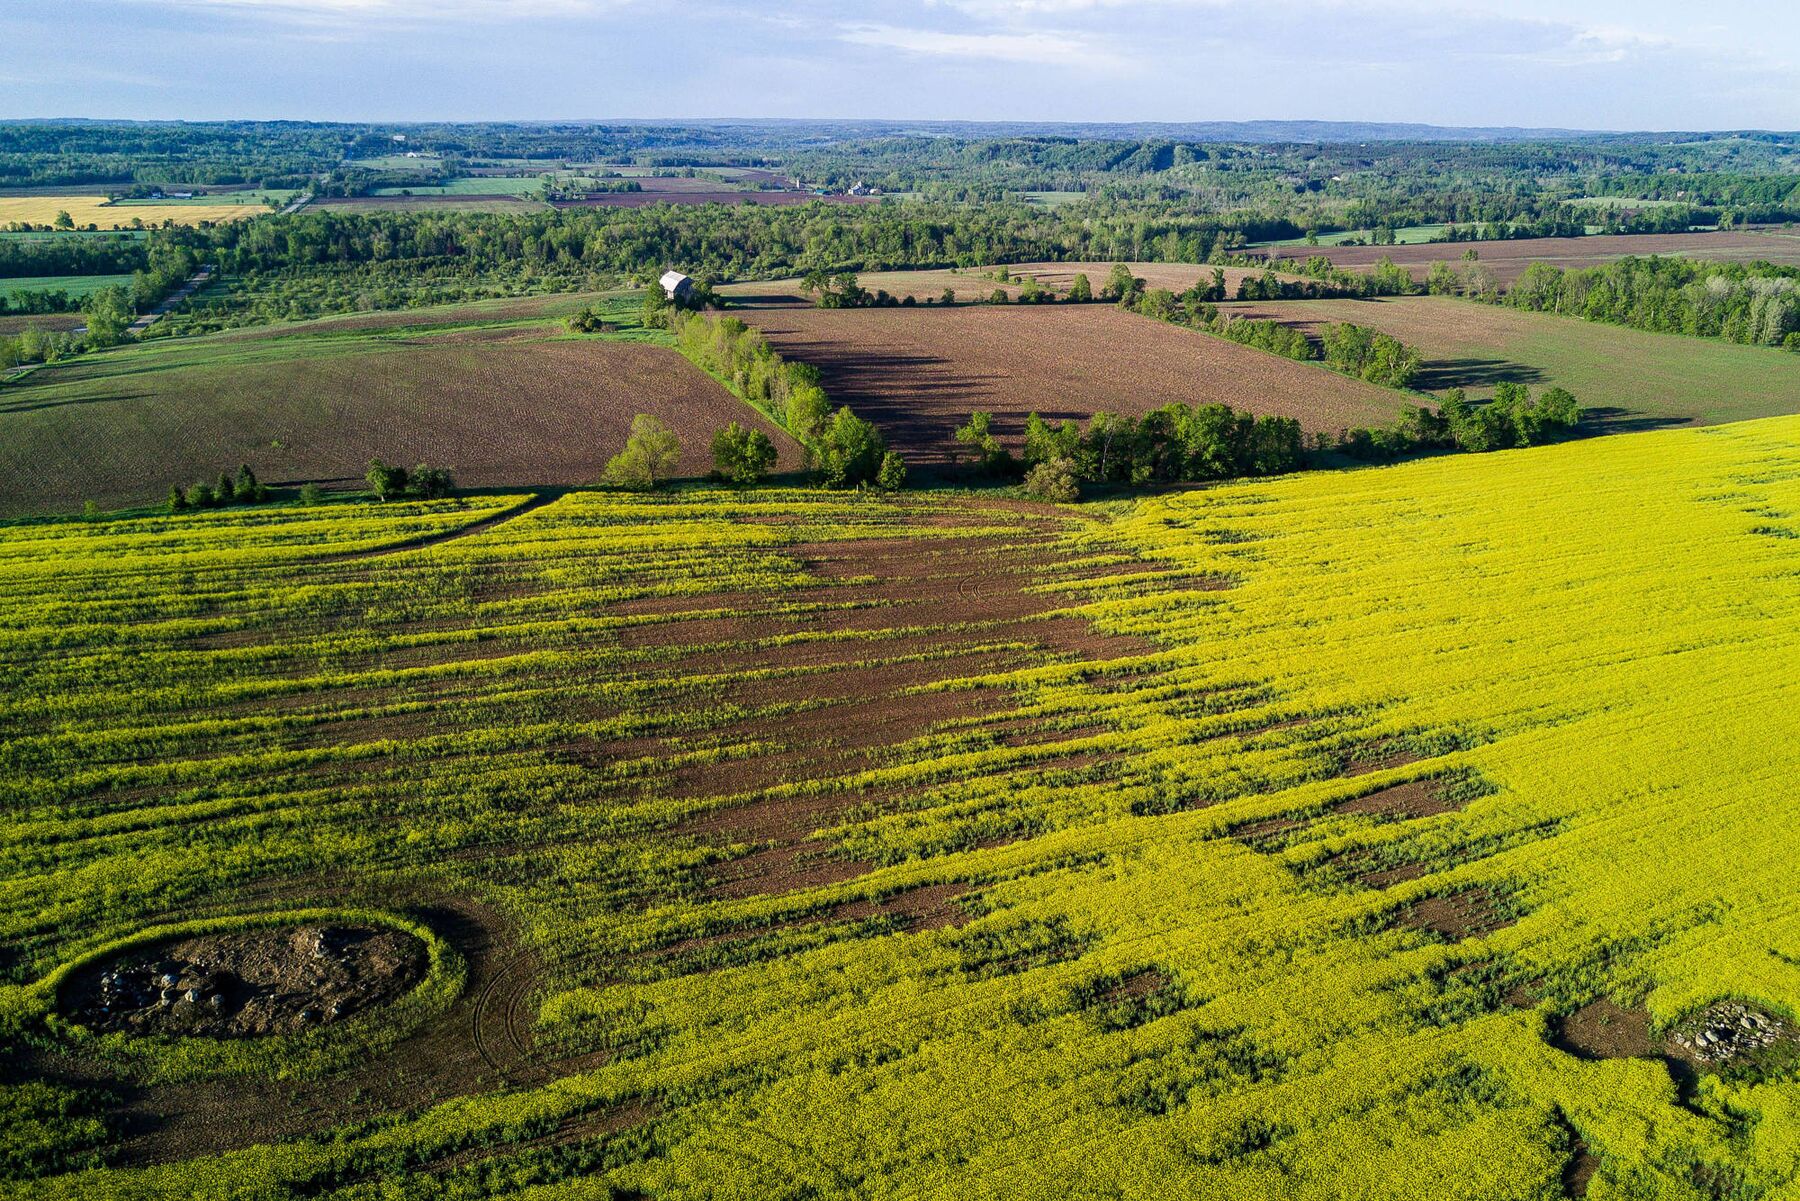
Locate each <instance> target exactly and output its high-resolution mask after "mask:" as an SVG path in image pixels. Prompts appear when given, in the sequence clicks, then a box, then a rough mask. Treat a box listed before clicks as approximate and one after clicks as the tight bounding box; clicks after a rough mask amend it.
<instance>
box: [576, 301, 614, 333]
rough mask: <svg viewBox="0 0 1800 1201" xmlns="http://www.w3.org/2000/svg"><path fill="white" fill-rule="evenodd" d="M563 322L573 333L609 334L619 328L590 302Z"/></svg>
mask: <svg viewBox="0 0 1800 1201" xmlns="http://www.w3.org/2000/svg"><path fill="white" fill-rule="evenodd" d="M564 324H565V325H567V326H568V327H569V332H570V333H574V334H610V333H613V332H615V331H616V330H617V329H618V328H619V327H618V326H617V325H616V324H614V323H613V322H611V321H609V320H607V318H606V317H605V315H604V314H602V313H601V312H600V310H599V309H597V308H595V307H594V306H593V305H591V304H590V305H588V306H587V307H586V308H584V309H582V310H581V311H580V312H579V313H576V314H574V315H573V316H571V317H570V318H569V319H568V320H567V321H566V322H564Z"/></svg>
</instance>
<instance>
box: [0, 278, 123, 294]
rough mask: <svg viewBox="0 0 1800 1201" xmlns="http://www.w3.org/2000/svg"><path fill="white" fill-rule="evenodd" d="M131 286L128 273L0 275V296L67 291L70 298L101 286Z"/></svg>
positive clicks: (94, 290)
mask: <svg viewBox="0 0 1800 1201" xmlns="http://www.w3.org/2000/svg"><path fill="white" fill-rule="evenodd" d="M130 286H131V276H129V275H36V276H14V277H10V278H7V277H0V296H6V295H10V294H12V293H14V292H67V293H68V294H69V296H70V297H71V298H77V299H78V298H80V297H83V296H92V295H93V294H94V293H95V292H98V291H99V290H100V289H102V288H111V287H123V288H129V287H130Z"/></svg>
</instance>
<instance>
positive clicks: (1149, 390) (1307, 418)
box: [741, 304, 1404, 466]
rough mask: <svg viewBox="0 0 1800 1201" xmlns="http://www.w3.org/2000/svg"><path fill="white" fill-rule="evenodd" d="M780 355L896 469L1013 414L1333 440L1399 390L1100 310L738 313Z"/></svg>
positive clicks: (1016, 419) (945, 454)
mask: <svg viewBox="0 0 1800 1201" xmlns="http://www.w3.org/2000/svg"><path fill="white" fill-rule="evenodd" d="M741 315H742V316H743V317H744V319H745V320H746V321H748V322H749V323H750V324H751V325H754V326H755V327H756V328H758V329H760V330H761V331H762V332H763V333H764V334H765V335H766V336H767V337H768V339H769V342H770V343H771V344H772V345H773V346H774V347H775V348H776V349H777V350H778V351H780V352H781V353H782V354H783V355H785V356H786V357H788V358H791V359H798V360H799V361H801V362H803V363H811V364H813V365H815V366H817V367H818V368H819V369H820V370H821V371H822V372H823V373H824V377H825V388H826V391H827V392H829V393H830V394H831V396H832V397H833V399H834V400H837V401H840V402H843V403H846V404H849V405H850V406H851V407H852V408H853V409H855V410H856V412H857V413H858V414H860V415H861V416H863V417H866V418H868V419H869V420H871V421H874V422H875V423H876V424H878V425H880V426H881V428H882V430H883V432H884V433H885V434H886V435H887V437H888V440H889V442H890V443H891V444H892V445H893V446H894V447H895V448H896V449H898V450H899V451H900V452H901V453H902V454H904V455H905V456H906V457H907V458H908V460H909V461H914V462H918V463H921V464H926V465H934V466H936V465H943V464H945V463H947V462H949V461H950V460H951V459H952V458H953V457H954V454H955V450H956V442H955V439H954V437H953V434H954V432H955V430H956V427H957V426H959V425H961V424H962V423H963V422H964V421H965V420H967V418H968V415H969V412H970V411H971V410H973V409H984V410H987V411H989V412H991V413H993V414H994V429H995V432H996V433H997V434H999V435H1000V437H1001V438H1002V439H1004V440H1009V441H1012V442H1015V443H1016V442H1017V441H1018V440H1019V438H1021V437H1022V435H1023V431H1024V425H1025V418H1026V415H1027V414H1029V413H1032V412H1037V413H1039V414H1041V415H1042V416H1043V417H1044V418H1045V419H1046V420H1050V421H1057V420H1061V419H1064V418H1073V419H1076V420H1084V419H1086V418H1087V417H1089V416H1091V415H1092V414H1094V413H1095V412H1098V411H1100V410H1108V411H1111V412H1115V413H1121V414H1131V415H1141V414H1143V413H1147V412H1149V411H1150V410H1151V409H1154V408H1157V407H1159V406H1161V405H1165V404H1169V403H1170V402H1172V401H1178V400H1179V401H1186V402H1187V403H1189V404H1210V403H1222V404H1228V405H1231V406H1232V407H1233V408H1237V409H1248V410H1250V411H1252V412H1255V413H1257V414H1259V415H1264V414H1272V415H1275V416H1281V417H1293V418H1295V419H1297V420H1298V421H1299V422H1300V423H1301V425H1302V426H1303V427H1305V428H1306V429H1307V430H1309V431H1312V430H1319V431H1324V432H1328V433H1336V432H1337V431H1338V430H1339V429H1341V428H1344V427H1346V426H1353V425H1367V424H1370V423H1386V422H1388V421H1391V420H1392V419H1393V416H1394V414H1395V412H1396V411H1397V410H1398V409H1399V407H1400V404H1401V402H1402V400H1403V399H1404V398H1403V397H1402V395H1401V394H1400V393H1397V392H1394V391H1391V390H1388V389H1384V388H1377V387H1375V386H1374V385H1372V384H1365V383H1362V382H1360V381H1358V380H1353V379H1348V378H1346V377H1344V376H1342V375H1338V374H1336V373H1335V372H1331V371H1327V370H1326V369H1324V368H1323V367H1319V366H1316V365H1313V364H1308V363H1297V362H1294V361H1293V360H1290V359H1284V358H1280V357H1278V356H1276V355H1272V354H1266V353H1264V352H1262V351H1259V350H1252V349H1250V348H1248V347H1245V346H1240V345H1238V344H1236V343H1234V342H1228V341H1226V340H1224V339H1223V338H1214V337H1211V336H1208V335H1206V334H1199V333H1195V332H1193V331H1191V330H1185V329H1179V328H1177V327H1175V326H1173V325H1167V324H1164V323H1162V322H1158V321H1152V320H1150V319H1148V318H1145V317H1139V316H1135V315H1133V314H1131V313H1125V312H1121V311H1119V310H1118V309H1117V308H1115V307H1113V306H1111V305H1101V304H1093V305H1030V306H1025V305H1017V306H1015V305H959V306H956V307H953V308H887V309H816V308H807V307H804V306H796V305H789V306H785V307H773V308H763V309H755V310H750V311H746V312H744V313H742V314H741Z"/></svg>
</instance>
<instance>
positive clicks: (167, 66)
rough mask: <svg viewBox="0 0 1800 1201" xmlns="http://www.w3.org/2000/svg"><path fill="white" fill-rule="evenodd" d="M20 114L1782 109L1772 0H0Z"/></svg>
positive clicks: (1633, 116) (1633, 117) (1036, 116)
mask: <svg viewBox="0 0 1800 1201" xmlns="http://www.w3.org/2000/svg"><path fill="white" fill-rule="evenodd" d="M1576 10H1579V13H1580V15H1579V16H1573V15H1570V14H1571V13H1572V12H1574V11H1576ZM34 116H36V117H42V116H96V117H145V118H189V119H214V118H223V117H297V118H299V117H303V118H314V119H320V120H372V121H403V120H434V119H439V120H455V119H531V118H609V117H612V118H621V117H684V116H686V117H694V116H727V117H730V116H737V117H752V116H767V117H892V118H910V119H928V118H930V119H969V120H1056V121H1082V120H1091V121H1133V120H1136V121H1202V120H1249V119H1256V118H1287V119H1294V118H1319V119H1330V120H1383V121H1423V122H1432V123H1438V124H1448V125H1533V126H1565V127H1581V128H1599V129H1717V128H1744V127H1758V128H1779V129H1796V128H1800V16H1796V15H1795V10H1794V9H1793V8H1792V7H1791V6H1790V3H1789V0H1774V2H1773V3H1770V2H1769V0H1760V2H1756V3H1752V2H1750V0H1708V2H1707V3H1704V4H1695V3H1692V2H1691V0H1683V2H1679V3H1678V2H1675V0H1561V2H1553V0H1463V2H1461V3H1458V2H1455V0H1452V2H1451V3H1430V2H1429V0H866V2H861V3H858V2H854V0H840V2H835V3H834V2H831V0H0V117H34Z"/></svg>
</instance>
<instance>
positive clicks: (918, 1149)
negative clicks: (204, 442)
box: [0, 418, 1800, 1201]
mask: <svg viewBox="0 0 1800 1201" xmlns="http://www.w3.org/2000/svg"><path fill="white" fill-rule="evenodd" d="M1797 444H1800V418H1782V419H1776V420H1772V421H1766V422H1760V423H1750V424H1743V425H1736V426H1729V427H1722V428H1718V429H1710V430H1677V431H1662V432H1656V433H1648V434H1642V435H1634V436H1626V437H1617V438H1607V439H1592V440H1587V441H1582V442H1574V443H1568V444H1564V445H1560V446H1552V447H1544V448H1539V449H1536V450H1527V451H1516V452H1507V453H1501V454H1494V455H1485V456H1473V455H1467V456H1443V457H1438V458H1433V459H1427V460H1422V461H1418V462H1413V463H1409V464H1404V465H1400V466H1394V467H1384V468H1370V469H1366V470H1360V471H1354V472H1341V473H1313V474H1305V475H1299V476H1291V477H1286V478H1280V479H1270V480H1260V481H1251V482H1246V483H1241V484H1234V485H1226V486H1221V487H1216V488H1210V489H1205V490H1200V491H1190V492H1184V493H1179V494H1172V495H1167V496H1158V497H1144V498H1141V499H1138V500H1136V501H1120V502H1111V503H1107V504H1101V505H1091V506H1087V507H1079V508H1076V507H1070V508H1056V507H1051V506H1028V505H1021V504H1019V503H1017V502H1016V501H1012V500H1009V499H1007V498H1005V497H996V496H993V495H985V496H984V495H982V494H968V493H941V494H933V493H912V494H904V493H903V494H901V495H899V496H898V497H894V498H883V497H878V496H859V495H854V494H849V495H845V494H837V495H834V494H830V493H823V492H819V491H814V490H794V491H784V490H779V489H773V488H770V489H761V490H749V491H743V490H707V489H703V488H686V489H678V490H675V491H672V492H669V493H665V494H662V495H651V496H642V497H634V496H627V495H619V494H606V493H597V492H589V491H576V492H571V493H568V494H565V495H560V496H557V497H555V498H553V499H552V498H551V497H548V496H546V497H544V498H542V499H544V500H546V501H548V503H542V504H539V505H537V506H536V507H534V508H529V509H525V508H524V507H523V505H524V503H525V497H523V496H522V495H520V494H519V493H517V492H516V491H515V492H506V493H502V494H496V495H491V496H480V497H472V498H465V499H462V500H452V501H444V502H437V503H429V504H419V503H395V504H392V505H387V506H377V505H372V504H365V503H355V502H348V501H340V502H336V503H328V504H325V505H322V506H317V507H313V508H301V507H295V506H291V505H290V506H274V507H265V508H254V509H251V508H246V509H230V510H223V511H212V512H206V513H202V514H198V515H184V516H177V517H160V516H158V517H140V518H133V519H120V520H104V519H101V520H92V521H81V520H64V521H53V522H42V521H39V522H26V523H16V524H11V525H0V564H3V565H4V570H0V613H4V614H5V617H4V620H3V622H0V638H4V640H5V642H6V646H7V656H6V660H7V666H6V669H5V672H4V675H0V723H3V724H4V728H5V729H6V730H7V731H8V738H7V741H6V743H5V745H4V748H3V749H0V763H3V764H4V767H3V768H0V772H3V773H4V774H3V776H0V778H3V779H4V783H5V792H6V804H7V815H8V821H7V822H6V823H4V824H3V825H0V943H3V944H4V946H5V947H6V948H7V955H6V957H5V958H4V960H0V1055H4V1056H5V1058H4V1060H0V1062H5V1063H6V1065H7V1067H8V1069H9V1070H8V1072H7V1074H6V1076H5V1081H6V1083H4V1084H0V1106H4V1108H3V1109H0V1112H4V1113H5V1114H6V1115H7V1121H6V1122H5V1123H4V1124H0V1151H3V1152H4V1154H5V1155H6V1156H7V1157H8V1158H7V1160H6V1162H7V1163H8V1164H9V1165H10V1166H9V1169H8V1170H9V1173H10V1180H8V1181H5V1182H0V1196H6V1197H8V1198H14V1197H16V1198H21V1199H23V1198H31V1199H32V1201H46V1199H47V1201H57V1199H62V1198H68V1199H75V1198H79V1199H82V1201H88V1199H101V1201H107V1199H115V1198H116V1199H124V1198H158V1197H180V1198H184V1199H186V1198H193V1197H207V1198H212V1197H220V1198H224V1197H234V1198H239V1197H241V1198H250V1197H255V1198H299V1197H309V1198H331V1199H335V1201H364V1199H367V1198H374V1197H411V1196H422V1195H427V1194H433V1195H449V1196H462V1197H485V1198H501V1197H504V1198H517V1199H518V1201H559V1199H564V1198H567V1199H574V1198H595V1197H657V1198H669V1199H677V1201H680V1199H687V1198H693V1199H701V1198H704V1199H707V1201H712V1199H716V1198H743V1199H745V1201H749V1199H752V1198H754V1199H758V1201H763V1199H782V1201H788V1199H792V1201H800V1199H802V1198H808V1199H816V1198H828V1197H829V1198H845V1199H849V1198H875V1197H881V1198H888V1197H897V1198H911V1197H918V1198H924V1197H931V1198H963V1197H967V1198H990V1197H1005V1198H1046V1199H1050V1198H1055V1199H1058V1201H1061V1199H1063V1198H1070V1197H1143V1198H1150V1197H1205V1198H1219V1199H1238V1198H1242V1199H1244V1201H1266V1199H1267V1198H1270V1197H1279V1198H1285V1199H1292V1201H1312V1199H1318V1201H1338V1199H1341V1198H1344V1197H1346V1196H1355V1197H1357V1198H1385V1199H1393V1201H1407V1199H1412V1198H1448V1197H1460V1198H1468V1199H1470V1201H1475V1199H1480V1201H1489V1199H1495V1198H1518V1199H1543V1201H1553V1199H1555V1198H1559V1197H1563V1196H1565V1195H1566V1193H1565V1190H1564V1181H1565V1180H1566V1179H1568V1178H1571V1177H1579V1178H1581V1179H1583V1180H1584V1181H1585V1182H1586V1189H1587V1195H1588V1196H1589V1197H1592V1198H1595V1199H1596V1201H1625V1199H1632V1201H1648V1199H1651V1198H1659V1199H1660V1198H1679V1199H1682V1201H1703V1199H1717V1198H1726V1197H1745V1198H1749V1197H1754V1198H1758V1199H1759V1201H1791V1199H1792V1198H1793V1197H1795V1196H1796V1187H1797V1186H1796V1184H1795V1182H1796V1180H1800V1142H1797V1141H1796V1139H1795V1138H1794V1132H1795V1129H1796V1124H1795V1116H1794V1115H1795V1105H1796V1103H1797V1102H1800V1084H1796V1083H1795V1078H1796V1069H1795V1065H1796V1063H1800V1039H1797V1038H1796V1034H1795V1030H1796V1027H1795V1025H1794V1024H1793V1023H1794V1022H1795V1020H1796V1018H1797V1017H1800V898H1797V896H1796V893H1795V890H1794V888H1793V881H1794V870H1793V863H1792V853H1791V848H1792V846H1793V845H1794V842H1795V840H1796V838H1800V811H1797V810H1796V808H1795V806H1794V805H1793V804H1791V802H1790V793H1791V785H1792V781H1793V779H1794V778H1795V775H1796V772H1800V680H1797V679H1796V676H1795V673H1794V670H1793V665H1794V663H1795V661H1796V656H1797V655H1800V624H1797V623H1796V621H1795V617H1796V615H1797V614H1800V536H1797V535H1800V528H1796V521H1795V517H1794V514H1795V512H1796V511H1800V463H1797V462H1796V458H1795V452H1794V448H1795V446H1796V445H1797ZM509 515H510V516H509ZM459 531H462V532H464V533H465V535H466V536H462V537H455V536H454V535H456V534H457V533H458V532H459ZM320 908H329V909H330V910H332V911H334V912H338V913H341V914H345V915H346V916H345V917H343V918H341V919H339V920H347V921H358V920H360V921H366V922H370V923H375V924H381V925H392V926H393V927H394V928H399V929H414V930H418V931H421V932H422V933H423V934H426V935H430V936H431V937H433V938H436V939H438V940H439V941H440V942H441V944H442V949H441V950H437V949H434V952H433V953H434V959H433V963H434V964H435V965H437V966H435V967H434V968H433V973H434V974H432V975H429V976H427V977H426V982H425V983H422V984H421V985H419V987H418V989H417V991H415V992H414V993H412V994H409V995H408V997H407V998H406V999H405V1001H404V1002H402V1003H401V1004H398V1005H395V1006H393V1007H391V1008H388V1009H384V1010H378V1011H375V1012H373V1013H369V1014H362V1015H357V1016H353V1017H351V1018H348V1019H346V1020H343V1021H338V1022H334V1023H323V1022H322V1023H321V1024H319V1025H317V1026H316V1027H314V1028H312V1029H311V1030H310V1031H308V1032H306V1033H304V1034H298V1035H288V1036H283V1037H282V1038H281V1039H280V1040H277V1041H275V1042H272V1043H270V1042H266V1041H259V1040H258V1039H255V1038H246V1039H240V1040H235V1041H233V1040H225V1041H216V1040H215V1041H209V1040H203V1039H194V1038H185V1039H184V1038H180V1037H156V1036H150V1035H143V1036H136V1035H128V1034H100V1033H96V1032H94V1031H93V1030H92V1029H91V1028H90V1027H89V1026H86V1025H84V1024H83V1023H82V1022H81V1021H79V1020H76V1019H74V1018H72V1017H68V1016H66V1015H64V1011H65V1009H66V1007H67V1005H68V1004H69V1002H67V1001H65V1000H59V998H62V997H66V996H68V995H71V994H67V993H64V992H59V988H62V987H63V986H65V985H66V986H68V987H70V988H73V987H75V983H76V982H77V981H78V978H79V977H80V974H81V972H82V971H84V970H89V969H85V968H83V966H82V965H84V964H87V963H90V962H97V963H98V964H104V963H105V962H106V961H107V958H106V957H107V956H108V955H126V956H130V955H139V956H142V955H146V954H151V951H148V950H136V949H134V948H135V947H136V946H137V944H136V943H134V942H133V940H134V939H142V938H145V937H153V936H154V935H155V932H157V931H161V930H164V929H166V928H168V926H169V924H170V923H181V924H182V925H181V928H182V929H185V930H190V931H199V932H201V933H205V932H207V931H218V930H227V931H230V930H236V931H240V932H242V931H254V930H256V929H259V928H269V927H275V928H279V926H280V923H282V922H284V921H298V920H300V919H299V918H298V917H297V916H294V915H296V914H297V913H298V914H306V913H313V912H316V911H317V910H318V909H320ZM357 915H364V916H362V917H358V916H357ZM96 956H97V957H98V959H97V960H96ZM1727 1003H1730V1004H1737V1005H1741V1006H1744V1007H1746V1011H1747V1012H1753V1013H1755V1014H1756V1015H1757V1020H1758V1021H1760V1022H1762V1023H1763V1024H1764V1025H1763V1027H1761V1028H1765V1029H1770V1030H1773V1031H1775V1032H1776V1033H1775V1034H1774V1035H1772V1036H1771V1039H1772V1041H1770V1042H1769V1044H1768V1045H1767V1046H1764V1047H1762V1048H1760V1049H1758V1050H1756V1051H1754V1052H1749V1051H1745V1052H1743V1053H1741V1054H1740V1053H1738V1052H1736V1051H1733V1052H1731V1053H1730V1054H1726V1053H1725V1052H1718V1053H1717V1055H1718V1057H1717V1058H1708V1057H1707V1055H1711V1054H1713V1053H1712V1052H1708V1053H1707V1055H1702V1054H1700V1053H1698V1052H1689V1051H1684V1050H1683V1049H1682V1047H1683V1046H1684V1045H1686V1044H1683V1043H1681V1042H1678V1041H1676V1040H1677V1039H1678V1038H1684V1037H1686V1035H1685V1034H1684V1033H1683V1032H1684V1031H1685V1032H1692V1031H1694V1030H1695V1029H1697V1028H1698V1026H1697V1023H1700V1022H1702V1021H1703V1019H1708V1015H1713V1014H1717V1013H1720V1012H1732V1013H1735V1012H1738V1011H1737V1010H1729V1011H1725V1010H1720V1009H1719V1008H1717V1007H1718V1006H1720V1005H1723V1004H1727ZM1744 1020H1745V1022H1746V1023H1748V1022H1749V1019H1748V1018H1746V1019H1744ZM1733 1028H1734V1029H1735V1027H1733ZM1745 1028H1746V1029H1748V1028H1750V1027H1749V1026H1748V1025H1746V1027H1745ZM1728 1033H1729V1031H1728ZM1733 1037H1735V1036H1733ZM277 1065H279V1067H280V1069H281V1070H282V1072H283V1073H284V1075H283V1078H281V1079H279V1080H276V1079H274V1078H273V1074H274V1072H275V1071H276V1069H277ZM20 1069H22V1071H21V1070H20ZM27 1079H28V1080H40V1079H43V1080H53V1081H55V1082H56V1083H54V1084H32V1085H27V1084H21V1083H15V1082H17V1081H21V1080H27ZM1590 1175H1591V1180H1589V1179H1587V1178H1588V1177H1589V1176H1590Z"/></svg>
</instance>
